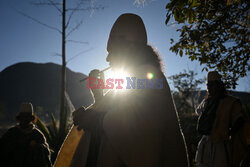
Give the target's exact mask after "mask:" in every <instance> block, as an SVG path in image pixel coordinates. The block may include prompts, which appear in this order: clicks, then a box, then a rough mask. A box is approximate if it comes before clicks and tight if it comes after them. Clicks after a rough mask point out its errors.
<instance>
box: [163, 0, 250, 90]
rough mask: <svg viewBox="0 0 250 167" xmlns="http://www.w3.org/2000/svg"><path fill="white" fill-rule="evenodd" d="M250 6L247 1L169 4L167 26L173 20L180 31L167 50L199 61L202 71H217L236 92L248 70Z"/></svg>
mask: <svg viewBox="0 0 250 167" xmlns="http://www.w3.org/2000/svg"><path fill="white" fill-rule="evenodd" d="M249 4H250V1H247V0H222V1H217V0H209V1H208V0H207V1H204V0H171V1H170V2H169V3H168V4H167V5H166V9H167V15H166V17H167V18H166V24H168V23H169V21H170V19H171V17H172V18H174V20H175V21H176V23H177V24H179V25H181V28H180V29H177V31H178V32H180V38H179V40H178V41H177V42H175V41H174V40H173V39H171V44H172V46H171V48H170V50H171V51H172V52H175V53H176V54H179V55H180V56H181V57H182V56H183V54H184V53H185V55H187V56H189V59H191V60H192V61H193V60H198V61H199V62H200V64H204V65H206V67H205V68H204V69H205V70H208V69H216V70H218V71H219V72H221V73H223V78H224V79H225V80H226V81H227V83H228V86H232V87H233V88H235V85H236V81H237V80H238V79H239V78H240V77H244V76H246V72H247V71H249V70H250V66H249V64H248V62H249V57H250V50H249V44H250V42H249V35H250V31H249V20H250V17H249ZM204 69H203V70H204Z"/></svg>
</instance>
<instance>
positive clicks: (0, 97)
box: [0, 62, 92, 124]
mask: <svg viewBox="0 0 250 167" xmlns="http://www.w3.org/2000/svg"><path fill="white" fill-rule="evenodd" d="M66 76H67V77H66V78H67V85H66V90H67V92H68V94H69V96H70V98H71V101H72V103H73V105H74V106H75V108H78V107H80V106H82V105H83V106H88V105H89V104H91V102H92V97H91V94H90V92H89V90H88V89H86V83H81V82H79V80H80V79H82V78H85V77H86V75H84V74H81V73H76V72H73V71H71V70H70V69H67V70H66ZM60 85H61V66H60V65H57V64H53V63H46V64H40V63H30V62H24V63H17V64H14V65H11V66H9V67H7V68H6V69H4V70H3V71H1V72H0V122H1V124H3V123H11V122H13V121H14V117H15V115H16V114H17V113H18V111H19V106H20V104H21V103H22V102H31V103H33V105H34V109H35V112H36V113H37V114H38V115H43V116H44V115H45V117H44V118H43V119H46V118H48V117H49V113H54V114H55V115H56V116H58V113H59V101H60Z"/></svg>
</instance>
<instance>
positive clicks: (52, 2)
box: [48, 0, 62, 14]
mask: <svg viewBox="0 0 250 167" xmlns="http://www.w3.org/2000/svg"><path fill="white" fill-rule="evenodd" d="M48 1H49V3H50V4H51V5H53V6H54V7H55V8H56V9H57V10H58V11H59V12H60V14H62V10H61V9H60V8H58V7H57V6H56V4H55V2H54V1H52V0H48Z"/></svg>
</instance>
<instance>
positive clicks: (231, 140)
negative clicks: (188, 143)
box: [196, 96, 246, 167]
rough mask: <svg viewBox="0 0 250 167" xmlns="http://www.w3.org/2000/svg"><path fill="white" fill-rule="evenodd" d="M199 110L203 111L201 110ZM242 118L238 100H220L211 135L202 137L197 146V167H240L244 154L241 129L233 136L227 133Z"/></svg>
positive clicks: (232, 98) (244, 145) (229, 97)
mask: <svg viewBox="0 0 250 167" xmlns="http://www.w3.org/2000/svg"><path fill="white" fill-rule="evenodd" d="M200 106H201V107H202V106H206V105H200ZM199 110H203V111H204V109H202V108H200V109H199ZM201 112H202V111H201ZM243 116H244V113H243V110H242V106H241V103H240V101H239V99H237V98H235V97H232V96H226V97H224V98H223V99H221V100H220V103H219V106H218V107H217V110H216V118H215V121H214V124H213V128H212V131H211V134H210V135H208V136H203V138H202V139H201V141H200V143H199V145H198V149H197V154H196V162H197V166H200V167H224V166H225V167H228V166H229V167H231V166H232V167H238V166H239V165H240V162H241V160H242V159H243V158H244V156H245V153H246V143H245V140H244V134H243V129H239V130H238V131H237V132H234V133H233V134H230V133H229V132H230V129H231V128H232V127H234V125H235V123H236V121H237V120H238V119H239V118H241V117H243Z"/></svg>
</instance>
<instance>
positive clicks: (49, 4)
mask: <svg viewBox="0 0 250 167" xmlns="http://www.w3.org/2000/svg"><path fill="white" fill-rule="evenodd" d="M30 4H31V5H34V6H51V3H46V2H31V3H30ZM54 4H55V5H62V4H61V3H55V2H54Z"/></svg>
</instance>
